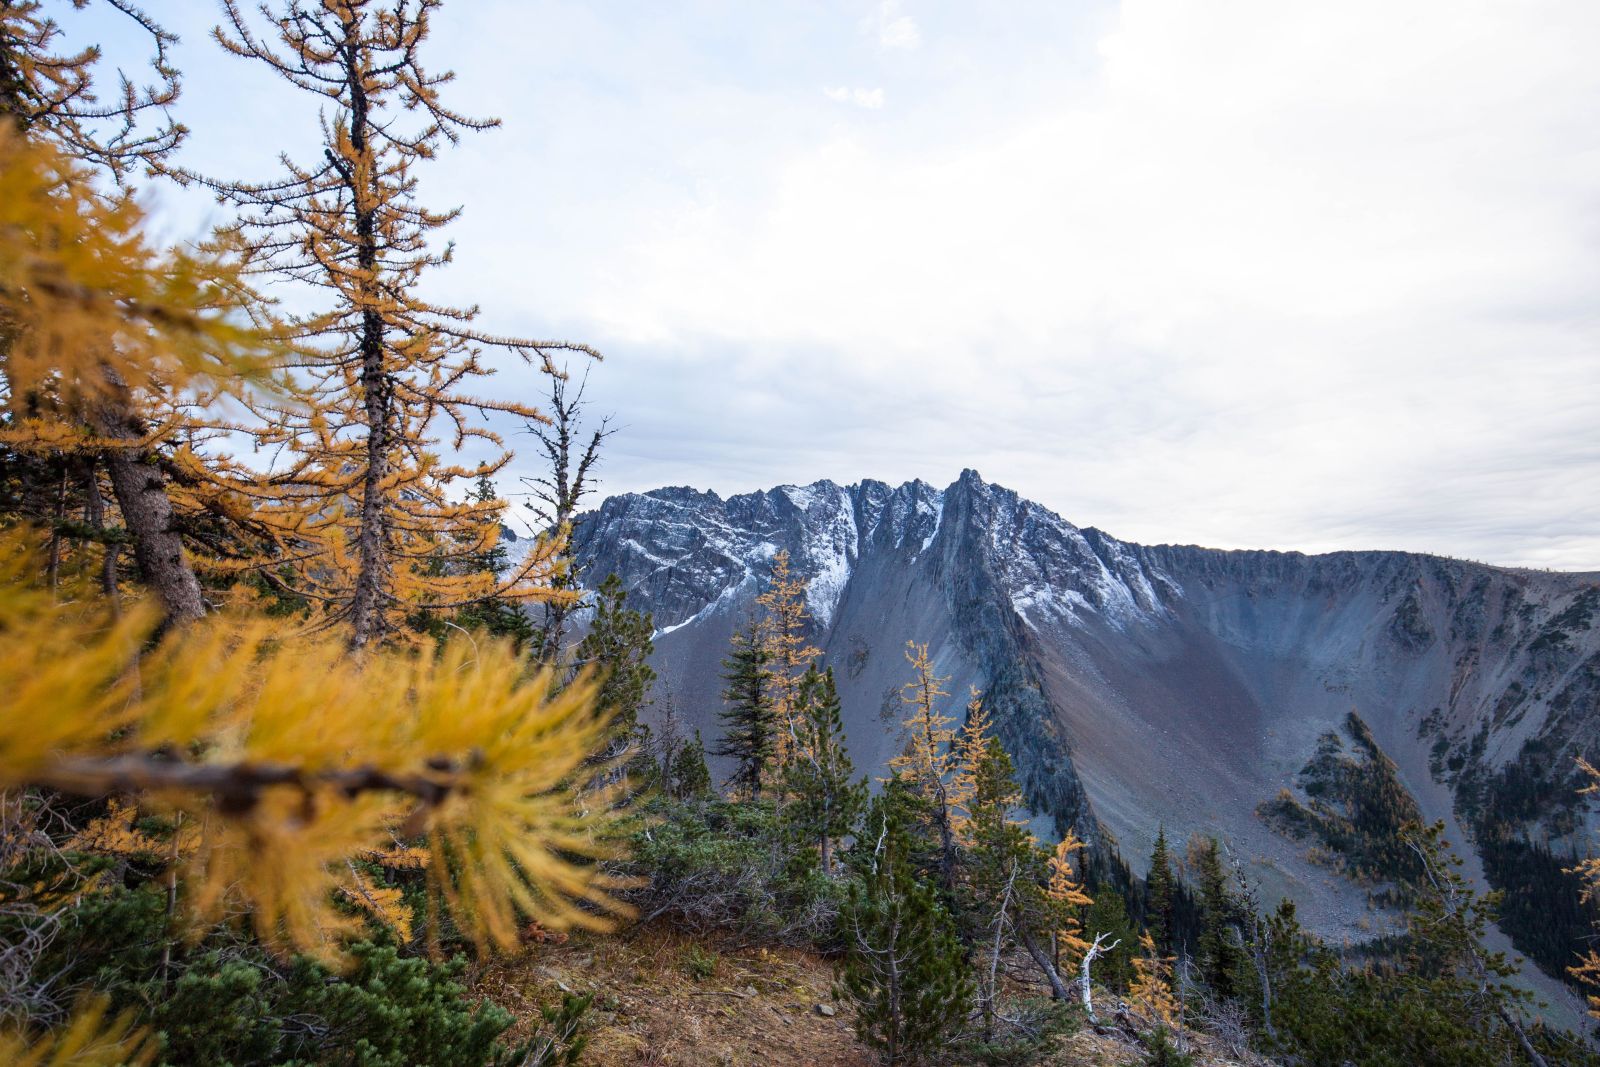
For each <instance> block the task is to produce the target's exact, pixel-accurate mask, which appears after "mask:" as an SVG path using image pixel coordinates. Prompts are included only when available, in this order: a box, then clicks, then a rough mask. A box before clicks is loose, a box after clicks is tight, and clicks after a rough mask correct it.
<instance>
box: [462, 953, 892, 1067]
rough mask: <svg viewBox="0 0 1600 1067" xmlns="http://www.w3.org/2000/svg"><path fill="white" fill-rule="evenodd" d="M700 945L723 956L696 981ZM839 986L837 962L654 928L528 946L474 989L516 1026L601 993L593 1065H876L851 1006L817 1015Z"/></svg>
mask: <svg viewBox="0 0 1600 1067" xmlns="http://www.w3.org/2000/svg"><path fill="white" fill-rule="evenodd" d="M695 949H699V950H701V951H707V950H709V951H714V952H715V953H716V964H715V967H714V969H713V970H712V973H711V975H710V976H709V977H707V978H703V979H696V978H695V977H694V976H693V975H692V974H691V971H690V963H689V961H690V958H691V954H692V950H695ZM832 981H833V971H832V968H831V967H830V965H829V964H828V962H827V961H825V960H823V959H821V958H819V957H818V956H816V955H815V954H812V953H805V952H799V951H796V950H793V949H763V948H746V949H739V948H738V947H736V946H728V945H721V946H708V945H707V944H706V943H705V942H704V941H703V940H699V939H694V938H688V937H684V936H682V935H679V934H676V933H673V932H670V931H663V930H655V929H645V930H635V931H630V932H628V933H624V934H620V935H610V936H604V937H595V936H587V935H583V934H577V935H574V936H573V938H572V940H570V941H568V942H566V943H565V944H546V945H535V946H531V948H530V951H529V952H528V953H527V954H526V955H524V956H521V957H519V958H515V959H509V960H505V961H502V962H499V963H497V964H495V965H494V966H493V967H492V968H491V969H490V970H489V971H488V972H487V973H485V974H484V975H483V976H482V977H481V978H480V980H479V982H478V983H477V984H478V990H479V991H480V992H482V993H484V994H486V995H488V996H489V997H490V998H491V999H493V1000H494V1001H495V1002H497V1003H499V1004H500V1005H502V1006H504V1007H505V1008H507V1009H509V1010H510V1011H512V1012H513V1013H514V1014H515V1015H516V1016H517V1017H518V1019H530V1018H532V1019H537V1018H538V1009H539V1005H541V1004H548V1003H552V1002H554V1001H558V1000H559V999H560V994H561V990H562V988H563V987H564V988H566V989H568V990H571V991H573V992H588V991H589V990H594V991H595V994H596V995H595V1000H594V1006H593V1007H592V1008H590V1010H589V1033H590V1034H591V1038H590V1043H589V1048H588V1050H587V1051H586V1052H585V1053H584V1056H583V1060H582V1063H583V1064H584V1065H585V1067H747V1065H748V1067H757V1065H766V1064H805V1065H807V1067H870V1065H871V1064H873V1063H874V1060H873V1058H872V1057H871V1055H870V1054H869V1053H868V1052H867V1051H866V1050H865V1049H863V1048H862V1047H861V1046H860V1045H858V1044H857V1043H856V1040H855V1035H854V1033H853V1031H852V1029H851V1021H850V1013H849V1012H848V1010H847V1009H845V1008H844V1007H843V1006H840V1007H839V1008H838V1009H837V1011H838V1014H837V1015H835V1016H833V1017H831V1018H830V1017H827V1016H824V1015H821V1014H818V1012H817V1010H816V1009H817V1005H819V1004H821V1005H826V1006H828V1007H829V1008H832V1007H833V998H832V995H831V994H830V992H829V990H830V989H831V988H832ZM520 1025H521V1024H519V1026H520ZM510 1036H513V1037H516V1036H525V1035H521V1034H519V1033H517V1032H513V1034H512V1035H510Z"/></svg>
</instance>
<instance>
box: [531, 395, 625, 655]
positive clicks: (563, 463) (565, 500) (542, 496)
mask: <svg viewBox="0 0 1600 1067" xmlns="http://www.w3.org/2000/svg"><path fill="white" fill-rule="evenodd" d="M588 387H589V372H588V369H587V368H585V370H584V373H583V377H581V378H579V379H578V380H577V382H576V384H575V385H574V383H573V380H572V378H571V376H570V375H569V374H568V373H567V372H566V371H565V370H563V371H561V372H559V373H556V374H552V375H551V376H550V406H549V408H548V410H547V412H546V414H547V415H548V417H549V421H548V422H530V423H529V424H528V431H529V432H530V433H532V434H533V436H534V438H535V439H537V440H538V442H539V447H540V450H541V451H542V452H543V453H544V457H545V461H546V462H547V463H548V464H549V466H548V467H547V468H546V470H545V473H543V474H541V475H537V476H535V477H531V478H523V479H522V481H523V484H525V485H526V486H527V487H528V496H529V497H531V498H532V499H531V500H530V501H529V502H528V507H529V508H531V509H532V510H533V513H534V515H535V517H536V518H537V519H538V523H539V527H540V530H539V536H541V537H564V538H570V537H571V536H572V520H573V519H574V518H576V517H577V514H578V506H579V505H580V504H581V503H582V502H583V498H584V497H585V496H587V495H588V494H589V493H590V492H592V491H593V489H594V468H595V464H596V463H598V462H599V459H600V446H601V445H602V444H604V443H605V440H606V438H608V437H610V436H611V435H612V434H614V433H616V430H615V429H614V428H613V427H612V426H611V424H610V423H611V420H610V419H609V418H604V419H601V420H600V425H599V426H597V427H595V428H593V429H589V428H586V427H585V426H584V424H583V423H584V418H583V413H584V409H585V408H586V407H587V406H588V405H587V401H586V400H585V398H584V393H585V392H586V390H587V389H588ZM572 547H573V546H572V545H571V544H570V543H569V544H568V547H567V550H566V552H565V553H564V555H565V559H564V563H565V566H564V567H563V568H562V569H561V571H560V573H558V574H557V575H556V577H555V578H554V579H553V580H552V583H551V584H552V585H554V586H555V587H556V588H558V589H561V590H572V589H578V588H580V587H581V585H582V578H583V575H582V574H581V572H580V569H579V567H578V563H577V553H576V552H574V551H573V550H572ZM576 607H577V605H576V604H575V603H573V602H572V601H571V600H570V599H567V598H561V597H557V598H554V599H552V600H550V601H547V602H546V603H545V604H544V605H543V609H544V619H543V622H542V624H541V625H540V627H539V633H538V635H537V638H536V642H535V645H534V648H535V650H536V652H537V654H538V656H539V658H540V659H541V660H543V661H544V662H546V663H554V662H555V661H556V659H557V658H558V657H559V656H560V654H561V643H562V641H563V640H564V639H565V637H566V628H567V622H568V620H569V619H570V618H571V615H572V612H573V611H574V610H575V609H576Z"/></svg>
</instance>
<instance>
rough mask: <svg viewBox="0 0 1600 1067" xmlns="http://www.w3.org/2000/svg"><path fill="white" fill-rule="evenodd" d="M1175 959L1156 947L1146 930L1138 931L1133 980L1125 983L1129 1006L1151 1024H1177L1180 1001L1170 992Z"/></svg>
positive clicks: (1179, 1018)
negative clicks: (1137, 952)
mask: <svg viewBox="0 0 1600 1067" xmlns="http://www.w3.org/2000/svg"><path fill="white" fill-rule="evenodd" d="M1175 962H1176V960H1175V959H1174V958H1173V957H1171V956H1163V955H1161V954H1160V952H1158V951H1157V950H1156V942H1155V938H1153V937H1151V936H1150V931H1148V930H1146V931H1144V932H1143V933H1141V934H1140V935H1139V954H1138V955H1136V956H1134V957H1133V981H1132V982H1131V983H1130V984H1129V986H1128V1006H1129V1007H1130V1008H1132V1009H1133V1010H1134V1011H1135V1012H1136V1013H1137V1014H1138V1015H1140V1016H1142V1017H1143V1018H1144V1020H1145V1021H1146V1022H1147V1023H1148V1024H1150V1025H1152V1026H1168V1027H1178V1026H1180V1025H1181V1023H1180V1020H1181V1019H1182V1015H1183V1005H1182V1004H1180V1003H1179V1002H1178V998H1177V997H1176V996H1174V995H1173V992H1172V966H1173V964H1174V963H1175Z"/></svg>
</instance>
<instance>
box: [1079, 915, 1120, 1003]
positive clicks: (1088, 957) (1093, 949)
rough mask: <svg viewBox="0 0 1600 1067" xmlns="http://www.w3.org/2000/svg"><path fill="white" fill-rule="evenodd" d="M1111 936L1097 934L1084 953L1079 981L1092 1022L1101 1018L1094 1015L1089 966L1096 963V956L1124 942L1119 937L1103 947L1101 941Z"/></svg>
mask: <svg viewBox="0 0 1600 1067" xmlns="http://www.w3.org/2000/svg"><path fill="white" fill-rule="evenodd" d="M1110 936H1111V935H1110V934H1095V935H1094V944H1092V945H1090V946H1089V951H1088V952H1085V953H1084V954H1083V977H1082V978H1080V979H1079V981H1080V982H1081V983H1082V984H1083V1014H1084V1015H1085V1016H1086V1017H1087V1018H1088V1020H1089V1021H1090V1022H1091V1023H1098V1022H1099V1021H1100V1020H1099V1019H1097V1018H1095V1015H1094V996H1093V994H1092V993H1091V992H1090V989H1091V985H1092V983H1091V982H1090V980H1089V966H1090V965H1091V964H1092V963H1094V959H1095V957H1096V956H1104V955H1105V954H1106V953H1107V952H1110V951H1111V950H1112V949H1114V948H1116V947H1117V946H1118V945H1120V944H1122V939H1121V938H1120V937H1119V938H1117V940H1115V941H1113V942H1111V944H1109V945H1106V946H1105V947H1104V948H1101V947H1100V943H1101V942H1102V941H1104V940H1105V939H1106V938H1108V937H1110Z"/></svg>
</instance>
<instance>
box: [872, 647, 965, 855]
mask: <svg viewBox="0 0 1600 1067" xmlns="http://www.w3.org/2000/svg"><path fill="white" fill-rule="evenodd" d="M906 660H907V661H908V662H910V664H911V670H912V674H913V677H912V680H911V681H909V682H907V683H905V685H903V686H901V688H900V699H901V701H902V702H903V703H904V704H905V705H906V706H907V707H908V708H909V709H910V710H909V711H908V712H907V714H906V717H905V720H904V722H903V723H902V727H903V729H904V730H905V733H906V744H905V749H904V751H902V752H901V754H900V755H898V756H896V757H894V758H893V759H891V760H890V761H889V769H890V770H893V771H899V772H902V773H903V774H905V776H906V777H907V778H908V779H910V781H911V782H912V783H913V784H914V785H915V786H916V788H917V789H918V791H919V792H921V794H922V796H923V798H924V799H925V800H927V802H928V806H929V811H930V813H931V818H932V820H933V830H934V833H935V834H936V835H937V837H938V840H939V851H940V857H941V858H940V875H941V877H942V878H943V879H944V882H945V884H946V886H947V887H948V886H951V885H953V884H954V881H955V873H956V862H957V856H956V850H957V847H958V845H959V841H958V839H957V837H956V825H957V823H958V821H959V819H960V815H959V812H960V811H961V810H963V809H964V807H965V805H966V802H967V800H968V799H969V798H970V795H971V794H970V785H963V784H962V783H958V781H957V770H958V767H959V764H958V763H957V758H956V751H955V739H956V731H955V727H954V724H955V719H954V718H952V717H951V716H949V715H946V714H944V712H943V711H941V710H940V701H941V700H942V699H943V698H945V697H947V696H949V695H950V691H949V690H948V689H946V688H945V683H946V682H948V681H949V680H950V679H949V678H948V677H941V676H940V675H938V674H935V673H934V669H933V659H932V658H931V657H930V656H929V655H928V646H927V645H926V644H920V645H919V644H917V643H916V642H915V641H908V642H906ZM962 789H966V790H967V792H966V793H962V792H961V790H962Z"/></svg>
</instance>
